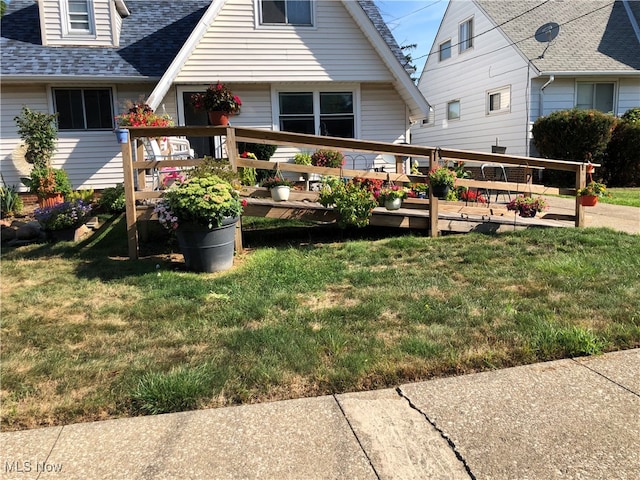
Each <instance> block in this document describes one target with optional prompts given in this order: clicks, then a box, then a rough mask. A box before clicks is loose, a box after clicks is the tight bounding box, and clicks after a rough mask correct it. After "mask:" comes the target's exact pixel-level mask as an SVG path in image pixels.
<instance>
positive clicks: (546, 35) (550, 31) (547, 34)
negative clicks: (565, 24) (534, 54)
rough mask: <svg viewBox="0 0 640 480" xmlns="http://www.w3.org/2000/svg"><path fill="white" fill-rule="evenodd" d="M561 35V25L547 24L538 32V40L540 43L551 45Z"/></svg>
mask: <svg viewBox="0 0 640 480" xmlns="http://www.w3.org/2000/svg"><path fill="white" fill-rule="evenodd" d="M558 33H560V25H558V24H557V23H556V22H549V23H545V24H544V25H542V26H541V27H539V28H538V30H536V35H535V37H536V40H537V41H539V42H540V43H549V42H550V41H551V40H554V39H555V38H556V37H557V36H558Z"/></svg>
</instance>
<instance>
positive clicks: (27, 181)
mask: <svg viewBox="0 0 640 480" xmlns="http://www.w3.org/2000/svg"><path fill="white" fill-rule="evenodd" d="M56 116H57V115H56V114H49V113H43V112H36V111H34V110H31V109H30V108H29V107H27V106H24V107H22V111H21V113H20V115H19V116H17V117H15V118H14V120H15V122H16V125H17V126H18V134H19V135H20V138H21V139H22V140H23V141H24V143H25V144H26V146H27V149H26V152H25V159H26V161H27V162H28V163H30V164H32V165H33V167H32V169H31V173H30V176H29V177H25V178H21V179H20V180H21V182H22V183H23V184H24V185H25V186H26V187H27V188H29V191H30V192H31V193H35V194H36V195H37V197H38V203H39V205H40V207H45V206H53V205H55V204H56V203H61V202H62V201H64V195H66V194H69V193H71V183H70V182H69V177H68V175H67V173H66V172H65V171H64V170H63V169H56V168H52V167H51V158H52V157H53V153H54V152H55V149H56V142H57V139H58V127H57V125H56Z"/></svg>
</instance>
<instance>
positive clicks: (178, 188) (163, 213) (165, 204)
mask: <svg viewBox="0 0 640 480" xmlns="http://www.w3.org/2000/svg"><path fill="white" fill-rule="evenodd" d="M243 203H244V201H241V200H240V198H239V196H238V192H237V191H236V190H235V189H234V188H233V186H232V185H231V183H229V182H227V181H226V180H223V179H222V178H220V177H218V176H216V175H207V176H201V177H193V178H189V179H187V180H186V181H184V182H182V183H175V184H173V185H172V186H171V187H170V188H169V189H168V190H167V191H166V192H165V194H164V197H163V198H162V199H161V201H160V202H158V204H157V205H156V208H155V212H156V213H157V215H158V220H159V221H160V223H161V224H162V225H164V226H165V227H167V228H169V229H172V230H175V229H176V228H178V226H179V224H180V223H183V222H191V223H196V224H199V225H204V226H207V227H208V228H214V227H219V226H220V225H221V223H222V221H223V220H224V219H225V218H228V217H238V216H240V214H241V213H242V206H243Z"/></svg>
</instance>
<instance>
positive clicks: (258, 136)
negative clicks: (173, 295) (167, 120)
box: [122, 127, 598, 259]
mask: <svg viewBox="0 0 640 480" xmlns="http://www.w3.org/2000/svg"><path fill="white" fill-rule="evenodd" d="M163 136H191V137H197V136H202V137H221V138H225V146H226V156H227V158H228V159H229V162H230V165H231V168H232V169H233V170H234V171H235V170H236V169H237V168H238V167H253V168H267V169H274V168H276V167H277V168H279V169H280V170H281V171H285V172H293V173H299V174H310V173H316V174H320V175H339V176H343V177H356V176H358V177H365V178H377V179H381V180H388V181H391V182H394V183H405V182H411V183H419V182H426V181H427V177H426V176H425V175H413V174H407V173H404V172H403V169H404V159H405V157H411V158H412V159H419V158H422V159H428V161H429V168H432V167H434V166H436V165H438V164H439V163H440V162H442V163H445V162H449V161H454V162H457V161H462V162H474V163H479V164H484V163H494V164H502V165H509V166H518V167H522V168H524V169H526V170H527V171H529V172H530V171H531V170H532V169H539V168H545V169H551V170H563V171H572V172H574V173H575V188H572V189H558V188H554V187H546V186H543V185H536V184H533V183H532V182H531V181H529V182H527V183H523V182H519V183H515V182H501V181H484V180H470V179H458V180H457V184H458V185H462V186H466V187H470V188H481V189H487V190H504V191H507V190H508V191H512V192H522V193H531V194H533V193H536V194H548V195H557V194H568V195H575V194H576V190H577V189H579V188H583V187H584V186H585V184H586V168H587V164H585V163H581V162H571V161H563V160H547V159H541V158H531V157H521V156H513V155H504V154H492V153H483V152H471V151H465V150H454V149H447V148H436V147H428V146H418V145H407V144H393V143H383V142H373V141H367V140H355V139H345V138H335V137H322V136H314V135H304V134H297V133H287V132H276V131H271V130H261V129H255V128H244V127H131V128H130V129H129V142H128V143H125V144H122V161H123V170H124V188H125V196H126V218H127V240H128V245H129V257H130V258H131V259H135V258H137V257H138V230H137V219H138V212H137V209H136V202H137V201H138V200H146V199H153V198H160V197H161V196H162V194H163V192H162V191H161V190H154V191H145V190H144V188H138V189H136V187H135V185H136V181H135V179H136V177H137V184H138V185H142V186H144V185H145V184H146V180H145V171H147V170H148V169H161V168H163V167H189V166H195V165H198V164H199V163H201V162H202V161H203V159H190V160H182V159H180V160H178V159H174V160H172V159H167V160H161V161H156V160H153V161H149V160H146V159H145V158H146V155H145V148H144V145H143V143H142V142H141V141H140V140H141V139H142V138H154V137H163ZM237 142H248V143H262V144H272V145H278V146H285V145H286V146H294V147H303V148H304V147H307V148H308V147H311V148H330V149H336V150H340V151H341V152H343V153H344V152H358V153H364V154H382V155H391V156H393V157H395V160H396V162H395V163H396V173H386V172H376V171H369V170H354V169H346V168H341V169H337V168H324V167H316V166H307V165H296V164H293V163H288V162H281V163H278V164H277V165H276V164H275V163H274V162H266V161H260V160H251V159H246V158H241V157H240V156H239V154H238V151H237ZM134 152H135V156H134ZM134 157H135V158H134ZM595 166H598V165H595ZM528 178H532V175H528ZM427 203H428V210H429V220H428V230H429V234H430V235H434V236H435V235H438V200H437V198H434V197H433V196H432V195H430V197H429V201H428V202H427ZM575 205H576V207H575V225H576V226H577V227H582V226H584V210H583V208H584V207H582V205H581V204H580V202H579V199H578V198H577V197H576V204H575Z"/></svg>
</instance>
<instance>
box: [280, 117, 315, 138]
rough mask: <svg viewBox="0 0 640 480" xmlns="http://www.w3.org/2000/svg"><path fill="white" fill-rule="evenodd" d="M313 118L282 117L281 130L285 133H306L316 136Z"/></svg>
mask: <svg viewBox="0 0 640 480" xmlns="http://www.w3.org/2000/svg"><path fill="white" fill-rule="evenodd" d="M313 124H314V120H313V116H309V117H280V130H282V131H283V132H293V133H306V134H309V135H315V133H316V132H315V128H314V125H313Z"/></svg>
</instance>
